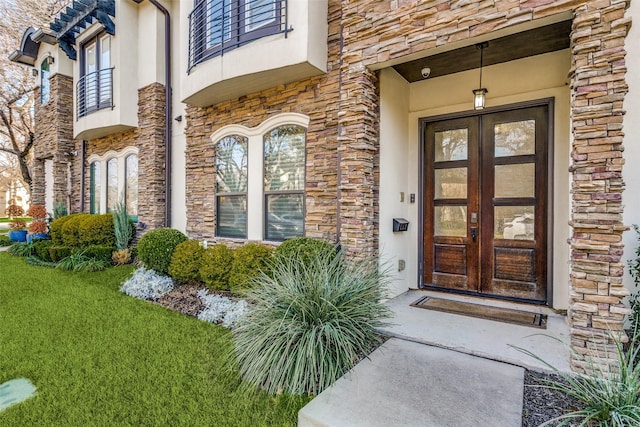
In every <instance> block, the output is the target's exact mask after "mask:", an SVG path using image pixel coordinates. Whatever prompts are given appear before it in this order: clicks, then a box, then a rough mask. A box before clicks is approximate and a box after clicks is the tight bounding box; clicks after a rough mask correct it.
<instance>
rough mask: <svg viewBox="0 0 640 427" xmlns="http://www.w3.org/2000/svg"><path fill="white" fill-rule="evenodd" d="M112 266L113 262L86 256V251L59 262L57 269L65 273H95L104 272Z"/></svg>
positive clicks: (73, 254)
mask: <svg viewBox="0 0 640 427" xmlns="http://www.w3.org/2000/svg"><path fill="white" fill-rule="evenodd" d="M110 265H111V261H109V262H107V261H105V260H102V259H98V258H91V257H88V256H87V255H86V254H85V251H77V252H74V253H72V254H71V255H70V256H68V257H66V258H65V259H63V260H62V261H60V262H58V263H57V264H56V268H57V269H60V270H65V271H77V272H95V271H102V270H104V269H106V268H107V267H109V266H110Z"/></svg>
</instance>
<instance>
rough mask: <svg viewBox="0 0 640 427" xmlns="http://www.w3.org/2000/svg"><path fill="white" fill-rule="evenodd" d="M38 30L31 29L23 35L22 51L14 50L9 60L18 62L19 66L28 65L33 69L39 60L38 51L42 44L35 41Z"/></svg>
mask: <svg viewBox="0 0 640 427" xmlns="http://www.w3.org/2000/svg"><path fill="white" fill-rule="evenodd" d="M35 31H36V30H35V29H34V28H33V27H29V28H27V29H26V30H25V32H24V34H23V35H22V42H20V49H17V50H14V51H13V52H11V54H10V55H9V60H10V61H13V62H17V63H19V64H24V65H28V66H30V67H33V66H34V65H35V63H36V59H37V58H38V49H39V48H40V43H39V42H36V41H34V40H33V38H32V35H33V33H34V32H35Z"/></svg>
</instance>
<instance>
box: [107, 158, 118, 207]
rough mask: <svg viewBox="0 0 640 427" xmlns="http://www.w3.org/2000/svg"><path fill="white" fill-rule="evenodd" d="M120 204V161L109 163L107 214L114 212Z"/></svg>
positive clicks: (111, 160) (113, 160)
mask: <svg viewBox="0 0 640 427" xmlns="http://www.w3.org/2000/svg"><path fill="white" fill-rule="evenodd" d="M117 203H118V159H109V161H108V162H107V212H112V211H113V210H114V209H115V208H116V204H117Z"/></svg>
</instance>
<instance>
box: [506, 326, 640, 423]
mask: <svg viewBox="0 0 640 427" xmlns="http://www.w3.org/2000/svg"><path fill="white" fill-rule="evenodd" d="M639 339H640V337H639V336H638V334H637V333H636V334H635V335H634V336H633V338H632V339H631V340H630V342H629V346H628V347H627V348H626V350H625V348H624V347H623V345H622V343H621V342H620V341H616V356H617V366H611V365H610V364H608V363H607V364H602V363H599V360H598V359H599V357H598V354H597V352H596V351H595V350H594V351H593V352H592V353H593V354H587V355H583V354H579V353H576V352H575V351H574V354H575V355H576V357H577V358H578V359H579V360H580V361H581V362H584V364H585V366H588V370H589V372H590V374H589V375H576V374H570V373H567V372H561V371H559V370H558V369H557V368H555V367H554V366H552V365H551V364H549V363H547V362H546V361H544V360H543V359H542V358H541V357H539V356H537V355H535V354H534V353H533V352H531V351H529V350H526V349H523V348H518V347H515V348H516V349H518V350H520V351H521V352H523V353H525V354H527V355H529V356H531V357H533V358H534V359H536V360H538V361H540V362H542V363H543V364H545V365H546V366H547V367H549V368H551V369H552V370H553V371H554V372H555V373H556V374H557V375H558V376H559V378H560V380H555V381H554V380H547V381H546V384H545V385H543V386H542V387H547V388H550V389H552V390H557V391H559V392H561V393H564V394H566V395H568V396H571V397H573V398H575V399H577V400H578V401H579V402H581V403H582V404H583V407H582V408H581V409H578V410H576V411H573V412H570V413H568V414H564V415H561V416H560V417H557V418H554V419H552V420H549V421H547V422H545V423H543V424H542V425H541V426H547V425H553V426H598V427H630V426H638V425H640V363H638V358H639V356H640V341H639ZM606 351H607V350H606V349H605V353H606Z"/></svg>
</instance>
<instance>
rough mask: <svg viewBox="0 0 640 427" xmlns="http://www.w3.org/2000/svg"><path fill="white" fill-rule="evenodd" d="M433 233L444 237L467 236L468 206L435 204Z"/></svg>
mask: <svg viewBox="0 0 640 427" xmlns="http://www.w3.org/2000/svg"><path fill="white" fill-rule="evenodd" d="M433 234H434V236H443V237H466V236H467V206H466V205H465V206H434V207H433Z"/></svg>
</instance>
